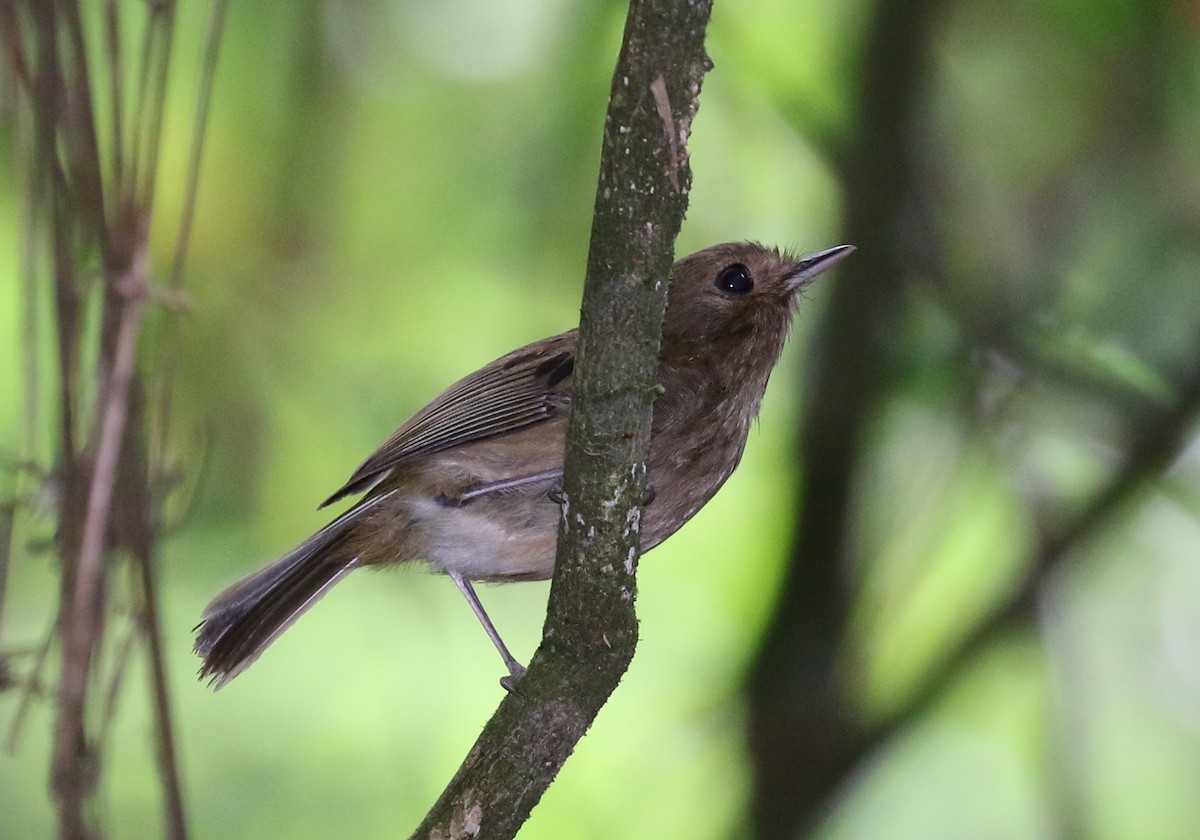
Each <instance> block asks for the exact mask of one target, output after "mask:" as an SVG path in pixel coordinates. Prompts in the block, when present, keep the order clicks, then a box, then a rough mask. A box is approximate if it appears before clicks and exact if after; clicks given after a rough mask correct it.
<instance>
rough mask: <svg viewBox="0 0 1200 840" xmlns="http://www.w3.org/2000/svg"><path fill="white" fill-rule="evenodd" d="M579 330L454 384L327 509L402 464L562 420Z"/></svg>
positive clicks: (538, 344)
mask: <svg viewBox="0 0 1200 840" xmlns="http://www.w3.org/2000/svg"><path fill="white" fill-rule="evenodd" d="M575 341H576V331H575V330H571V331H570V332H565V333H562V334H561V335H556V336H553V337H551V338H547V339H543V340H542V341H537V342H534V343H533V344H530V345H527V346H525V347H522V348H521V349H520V350H514V351H513V352H512V353H509V354H508V355H507V356H503V357H501V358H499V359H497V360H496V361H494V362H492V363H491V364H489V365H487V366H486V367H484V368H482V369H481V370H478V371H476V372H475V373H472V374H471V375H470V376H467V377H466V378H464V379H461V380H459V381H458V382H456V383H454V384H453V385H451V386H450V387H449V388H447V389H446V390H445V391H443V392H442V393H441V394H440V395H438V396H437V397H435V398H434V400H433V402H431V403H429V405H427V406H425V407H424V408H422V409H421V410H420V411H418V412H417V413H416V414H414V415H413V416H412V417H411V418H409V420H408V422H406V423H405V424H404V425H403V426H401V427H400V428H399V429H397V430H396V433H395V434H393V435H392V436H391V437H390V438H388V440H387V441H386V442H385V443H384V444H383V445H382V446H380V447H379V448H378V449H377V450H375V452H374V454H372V455H371V457H370V458H368V459H367V460H366V461H365V462H363V465H362V466H361V467H359V468H358V469H357V470H356V471H355V473H354V475H352V476H350V480H349V481H347V482H346V483H345V484H344V485H343V486H342V487H341V489H339V490H338V491H337V492H336V493H334V494H333V495H332V496H330V497H329V498H328V499H326V500H325V502H324V503H323V504H322V507H324V506H325V505H328V504H330V503H332V502H336V501H337V500H338V499H341V498H343V497H345V496H349V495H352V494H354V493H361V492H363V491H365V490H368V489H370V488H371V487H372V486H374V485H375V484H377V483H378V482H379V481H381V480H382V479H383V478H385V477H386V473H387V472H389V471H390V470H392V469H393V468H394V467H396V466H397V465H399V464H402V463H405V462H407V461H411V460H413V459H415V458H420V457H423V456H426V455H430V454H433V453H435V452H441V451H443V450H445V449H449V448H451V447H454V446H458V445H460V444H463V443H467V442H469V441H474V440H485V439H487V438H492V437H497V436H500V435H505V434H509V433H511V432H515V431H518V430H520V429H524V428H526V427H528V426H532V425H535V424H537V423H542V422H545V421H546V420H549V419H551V418H554V417H558V416H561V415H562V413H563V412H565V411H566V409H567V406H568V404H569V403H570V399H571V381H572V371H573V370H574V367H575Z"/></svg>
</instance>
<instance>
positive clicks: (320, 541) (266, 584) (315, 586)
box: [195, 493, 391, 689]
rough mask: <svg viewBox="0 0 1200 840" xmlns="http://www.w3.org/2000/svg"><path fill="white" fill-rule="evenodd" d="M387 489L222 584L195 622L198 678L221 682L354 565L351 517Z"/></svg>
mask: <svg viewBox="0 0 1200 840" xmlns="http://www.w3.org/2000/svg"><path fill="white" fill-rule="evenodd" d="M389 495H391V494H390V493H384V494H381V495H379V496H376V497H374V498H372V499H369V500H368V501H367V502H365V503H363V504H361V505H359V506H357V507H355V508H353V509H351V510H350V511H347V512H346V513H345V514H343V515H342V516H340V517H338V518H337V519H335V520H334V521H333V522H331V523H330V524H329V525H327V526H325V527H324V528H322V529H321V530H320V531H318V532H317V533H316V534H314V535H313V536H311V537H309V538H308V539H307V540H305V541H304V542H303V543H301V544H300V545H299V546H297V547H296V548H295V549H294V550H293V551H292V552H290V553H289V554H287V555H285V556H284V557H282V558H281V559H279V560H276V561H275V562H274V563H272V564H271V565H269V566H267V567H266V568H263V569H260V570H258V571H257V572H254V573H252V574H250V575H248V576H246V577H244V578H242V579H241V580H239V581H238V582H237V583H235V584H233V585H232V586H230V587H229V588H227V589H226V590H225V591H224V592H222V593H221V594H220V595H218V596H217V597H216V598H214V599H213V601H212V603H210V604H209V605H208V607H206V608H205V610H204V614H203V615H202V616H201V622H200V624H199V625H198V626H197V627H196V630H197V633H196V644H195V651H196V653H198V654H199V655H200V656H201V657H202V658H203V660H204V661H203V664H202V665H201V666H200V678H201V679H204V678H205V677H211V683H212V686H213V688H215V689H216V688H221V687H222V686H223V685H225V684H226V683H227V682H229V681H230V680H232V679H233V678H234V677H236V676H237V675H238V674H240V673H241V672H242V671H244V670H245V669H246V668H248V667H249V666H250V665H251V663H253V662H254V660H256V659H258V657H259V655H261V654H262V652H263V651H264V650H266V649H267V647H268V646H269V645H270V644H271V643H272V642H273V641H275V639H276V638H278V637H279V634H281V633H282V632H283V631H284V630H287V629H288V628H289V627H291V626H292V623H293V622H295V621H296V619H298V618H299V617H300V616H301V615H303V614H304V612H305V611H307V610H308V608H309V607H311V606H312V605H313V604H315V603H316V602H317V601H318V600H320V598H321V596H322V595H324V594H325V593H326V592H328V591H329V590H330V588H332V587H333V585H334V584H336V583H337V582H338V581H340V580H341V579H342V578H343V577H345V576H346V575H347V574H349V573H350V572H351V571H352V570H353V569H354V568H355V567H356V565H357V558H356V557H355V555H354V553H353V551H351V550H350V548H349V547H348V537H349V536H350V534H351V533H352V532H353V523H354V520H355V519H357V518H358V517H359V516H360V515H361V514H363V513H365V512H366V511H367V510H369V509H370V508H372V507H374V506H375V505H376V504H378V503H379V502H380V501H382V500H383V499H384V498H386V497H387V496H389Z"/></svg>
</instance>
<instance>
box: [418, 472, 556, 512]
mask: <svg viewBox="0 0 1200 840" xmlns="http://www.w3.org/2000/svg"><path fill="white" fill-rule="evenodd" d="M556 478H562V469H561V468H560V469H555V470H546V471H545V472H539V473H531V474H530V475H517V476H513V477H512V478H502V479H500V480H499V481H489V482H487V483H486V484H478V485H476V486H474V487H472V488H471V489H470V490H466V491H464V492H462V493H460V494H458V495H457V496H439V497H438V501H440V502H441V503H442V504H446V505H451V506H453V507H461V506H462V505H465V504H466V503H467V502H469V501H471V499H475V498H478V497H480V496H486V495H487V494H488V493H499V492H501V491H503V490H513V489H515V488H517V487H524V486H525V485H526V484H541V483H542V482H544V481H553V480H554V479H556Z"/></svg>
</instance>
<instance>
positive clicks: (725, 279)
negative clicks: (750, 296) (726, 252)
mask: <svg viewBox="0 0 1200 840" xmlns="http://www.w3.org/2000/svg"><path fill="white" fill-rule="evenodd" d="M716 285H717V288H718V289H720V290H721V291H722V292H732V293H733V294H735V295H744V294H746V292H748V291H750V290H751V289H753V288H754V278H753V277H751V276H750V269H748V268H746V266H744V265H742V264H741V263H734V264H733V265H727V266H725V267H724V268H723V269H721V273H720V274H718V275H717V283H716Z"/></svg>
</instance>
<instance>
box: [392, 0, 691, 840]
mask: <svg viewBox="0 0 1200 840" xmlns="http://www.w3.org/2000/svg"><path fill="white" fill-rule="evenodd" d="M711 7H712V3H711V0H693V1H692V2H689V0H633V1H632V2H631V4H630V8H629V15H628V18H627V20H626V24H625V38H624V43H623V45H622V47H621V54H620V57H619V58H618V61H617V68H616V72H615V73H614V76H613V84H612V91H611V94H610V98H609V109H608V116H607V117H606V120H605V128H604V143H603V148H602V153H601V162H600V179H599V185H598V188H597V192H596V207H595V214H594V216H593V224H592V240H591V246H590V249H589V252H588V270H587V281H586V285H585V288H584V297H583V312H582V318H581V321H580V338H579V353H578V361H577V364H576V368H575V388H574V393H573V396H572V408H571V418H570V425H569V429H568V433H567V454H566V475H565V477H564V488H563V506H562V507H563V519H562V523H561V528H560V534H559V545H558V558H557V564H556V569H555V574H554V580H553V583H552V584H551V590H550V603H549V610H548V614H547V616H546V624H545V627H544V629H543V638H542V644H541V646H540V647H539V648H538V651H537V653H535V654H534V657H533V661H532V662H531V663H530V668H529V672H528V674H527V675H526V676H525V678H524V679H523V680H522V681H521V683H520V691H519V694H513V695H510V696H508V697H506V698H505V699H504V701H503V702H502V703H501V704H500V707H499V709H497V710H496V713H495V714H494V715H493V716H492V719H491V720H490V721H489V722H488V724H487V725H486V727H485V728H484V730H483V733H482V734H481V735H480V737H479V739H478V740H477V741H476V743H475V746H474V747H472V749H471V751H470V753H469V754H468V755H467V758H466V760H465V761H464V762H463V765H462V767H461V768H460V769H459V771H458V773H457V774H456V775H455V777H454V779H453V780H452V781H451V783H450V786H449V787H448V788H447V789H446V790H445V792H444V793H443V794H442V796H441V798H440V799H439V800H438V802H437V803H436V804H435V805H434V806H433V809H432V810H431V811H430V812H429V814H428V815H427V816H426V818H425V821H424V822H423V823H422V824H421V826H420V827H419V828H418V829H417V831H416V832H415V834H414V835H413V837H415V838H434V837H436V838H452V837H472V838H509V837H512V836H514V835H515V834H516V832H517V831H518V830H519V829H520V827H521V825H522V824H523V823H524V822H525V820H526V819H527V818H528V816H529V813H530V811H531V810H532V808H533V806H534V805H536V804H537V802H538V800H539V799H540V798H541V796H542V794H543V793H544V792H545V791H546V789H547V788H548V787H549V786H550V783H551V782H552V781H553V780H554V777H555V776H556V775H557V774H558V771H559V769H560V768H561V767H562V765H563V763H564V762H565V761H566V759H567V757H568V756H569V755H570V754H571V751H572V750H573V749H574V746H575V744H576V743H577V742H578V740H579V739H580V738H582V737H583V735H584V733H585V732H586V731H587V729H588V727H589V726H590V725H591V723H592V721H593V720H594V719H595V717H596V715H597V714H598V713H599V711H600V708H601V707H602V706H603V705H604V703H605V701H607V699H608V697H609V695H610V694H611V693H612V691H613V689H615V688H616V685H617V683H618V681H619V680H620V679H621V675H622V674H624V672H625V670H626V668H627V667H628V665H629V662H630V660H631V659H632V658H633V652H634V648H635V646H636V644H637V618H636V616H635V614H634V609H633V600H634V593H635V572H636V566H637V557H638V553H639V533H638V529H637V527H636V523H637V521H638V517H639V513H640V508H641V503H642V498H643V494H644V492H645V488H644V484H645V473H646V468H645V460H646V452H647V447H648V443H649V438H650V420H651V410H652V404H653V398H654V385H655V381H654V374H655V369H656V367H657V361H658V345H659V340H660V338H661V333H662V319H663V313H664V311H665V308H666V299H667V284H666V283H665V282H663V281H664V280H665V279H666V278H667V277H668V276H669V273H670V267H671V262H672V256H673V250H674V242H675V236H676V234H677V233H678V232H679V228H680V225H681V223H682V221H683V215H684V212H685V211H686V209H687V195H688V189H689V187H690V184H691V170H690V168H689V166H688V155H687V140H688V136H689V134H690V132H691V122H692V118H693V116H694V115H695V113H696V108H697V96H698V95H699V92H700V83H701V81H702V79H703V76H704V73H705V71H706V70H707V69H708V67H709V60H708V57H707V55H706V54H705V52H704V35H705V30H706V28H707V25H708V17H709V13H710V11H711ZM631 523H633V524H632V525H631Z"/></svg>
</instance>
